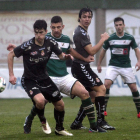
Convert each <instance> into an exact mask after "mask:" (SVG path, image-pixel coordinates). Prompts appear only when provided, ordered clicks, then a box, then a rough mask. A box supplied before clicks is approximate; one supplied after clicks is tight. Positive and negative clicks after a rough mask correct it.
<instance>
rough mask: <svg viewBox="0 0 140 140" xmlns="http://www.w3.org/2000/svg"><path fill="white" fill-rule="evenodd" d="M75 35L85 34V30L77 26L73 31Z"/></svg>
mask: <svg viewBox="0 0 140 140" xmlns="http://www.w3.org/2000/svg"><path fill="white" fill-rule="evenodd" d="M74 33H75V34H76V35H84V36H85V35H87V31H86V30H85V29H83V28H82V27H81V26H78V27H77V28H76V29H75V32H74Z"/></svg>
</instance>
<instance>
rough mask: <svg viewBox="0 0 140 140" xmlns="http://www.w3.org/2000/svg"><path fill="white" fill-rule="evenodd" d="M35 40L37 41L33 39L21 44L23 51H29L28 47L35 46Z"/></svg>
mask: <svg viewBox="0 0 140 140" xmlns="http://www.w3.org/2000/svg"><path fill="white" fill-rule="evenodd" d="M34 40H35V38H34V37H33V38H31V39H30V40H28V41H25V42H23V43H22V44H21V48H22V49H27V48H28V47H30V46H32V45H33V44H34Z"/></svg>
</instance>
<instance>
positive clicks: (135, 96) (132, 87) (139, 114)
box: [128, 83, 140, 118]
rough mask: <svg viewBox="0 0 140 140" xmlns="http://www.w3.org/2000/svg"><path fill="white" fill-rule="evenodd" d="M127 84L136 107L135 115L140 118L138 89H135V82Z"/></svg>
mask: <svg viewBox="0 0 140 140" xmlns="http://www.w3.org/2000/svg"><path fill="white" fill-rule="evenodd" d="M128 86H129V88H130V90H131V92H132V96H133V101H134V103H135V106H136V109H137V117H138V118H140V94H139V91H138V90H137V86H136V83H133V84H128Z"/></svg>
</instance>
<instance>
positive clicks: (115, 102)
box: [0, 97, 140, 140]
mask: <svg viewBox="0 0 140 140" xmlns="http://www.w3.org/2000/svg"><path fill="white" fill-rule="evenodd" d="M63 100H64V102H65V121H64V127H65V129H67V130H68V131H70V132H71V133H73V135H74V136H73V137H65V136H57V135H55V133H54V129H55V120H54V117H53V105H52V104H47V105H46V108H45V116H46V118H47V120H48V122H49V125H50V126H51V128H52V133H51V134H50V135H46V134H44V133H43V132H42V128H41V124H40V122H39V119H38V117H35V119H34V121H33V124H32V131H31V133H30V134H24V133H23V124H24V121H25V117H26V116H27V115H28V114H29V112H30V109H31V107H32V102H31V100H30V99H1V100H0V140H46V139H47V140H54V139H57V140H63V139H65V140H66V139H74V140H91V139H94V140H138V139H140V119H138V118H137V112H136V108H135V105H134V103H133V101H132V97H110V100H109V103H108V108H107V113H108V116H107V117H106V120H107V121H108V123H109V124H110V125H112V126H114V127H115V128H116V130H114V131H108V132H107V133H89V132H88V129H87V130H71V129H70V124H71V123H72V122H73V120H74V118H75V117H76V114H77V112H78V109H79V106H80V104H81V101H80V99H79V98H75V99H74V100H72V99H70V98H63ZM83 125H84V126H86V127H89V123H88V119H87V117H86V118H85V119H84V121H83Z"/></svg>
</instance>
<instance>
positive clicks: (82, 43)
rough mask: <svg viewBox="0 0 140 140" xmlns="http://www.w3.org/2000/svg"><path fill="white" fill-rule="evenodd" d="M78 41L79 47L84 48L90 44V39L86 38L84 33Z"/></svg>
mask: <svg viewBox="0 0 140 140" xmlns="http://www.w3.org/2000/svg"><path fill="white" fill-rule="evenodd" d="M79 39H80V41H81V45H82V46H83V47H85V46H87V45H89V44H91V42H90V39H89V38H88V37H87V34H86V33H84V32H83V33H82V34H81V35H80V37H79Z"/></svg>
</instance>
